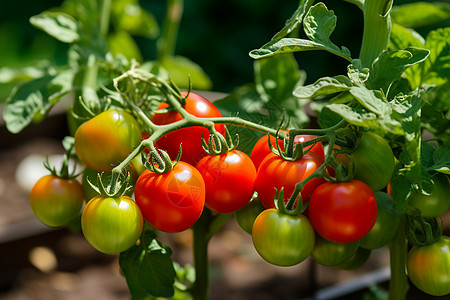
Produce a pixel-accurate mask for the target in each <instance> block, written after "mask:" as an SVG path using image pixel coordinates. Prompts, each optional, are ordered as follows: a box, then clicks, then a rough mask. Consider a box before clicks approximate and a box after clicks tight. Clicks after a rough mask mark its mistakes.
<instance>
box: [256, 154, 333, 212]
mask: <svg viewBox="0 0 450 300" xmlns="http://www.w3.org/2000/svg"><path fill="white" fill-rule="evenodd" d="M322 164H323V158H322V157H320V156H319V155H318V154H317V153H314V152H309V153H307V154H305V155H304V156H303V157H302V158H301V159H299V160H297V161H288V160H284V159H283V158H282V157H280V156H278V155H276V154H274V153H269V154H268V155H267V156H266V158H265V159H264V160H263V161H262V162H261V165H260V166H259V168H258V172H257V175H256V180H255V190H256V191H257V192H258V196H259V199H260V200H261V203H262V204H263V205H264V207H266V208H273V207H275V204H274V196H275V189H277V191H280V190H281V188H282V187H284V201H285V203H287V201H288V200H289V198H290V196H291V195H292V193H293V192H294V188H295V184H297V183H298V182H301V181H302V180H304V179H305V178H307V177H308V176H309V175H311V174H312V173H313V172H314V171H315V170H317V168H319V167H320V166H321V165H322ZM324 181H325V180H324V179H323V178H321V177H316V178H313V179H312V180H310V181H309V182H308V183H306V184H305V186H304V187H303V190H302V191H301V195H302V200H303V203H306V201H308V199H309V197H310V195H311V193H312V192H313V190H314V189H315V188H316V187H317V186H318V185H320V184H321V183H323V182H324Z"/></svg>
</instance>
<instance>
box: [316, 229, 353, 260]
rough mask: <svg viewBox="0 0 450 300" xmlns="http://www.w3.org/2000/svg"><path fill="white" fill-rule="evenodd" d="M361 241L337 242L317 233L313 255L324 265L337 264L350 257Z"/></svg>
mask: <svg viewBox="0 0 450 300" xmlns="http://www.w3.org/2000/svg"><path fill="white" fill-rule="evenodd" d="M358 245H359V242H358V241H356V242H351V243H335V242H332V241H329V240H327V239H325V238H323V237H321V236H320V235H316V243H315V245H314V249H313V251H312V252H311V257H312V258H313V259H314V261H316V262H317V263H319V264H321V265H324V266H335V265H338V264H341V263H343V262H345V261H347V260H349V259H350V257H352V256H353V255H354V254H355V253H356V250H358Z"/></svg>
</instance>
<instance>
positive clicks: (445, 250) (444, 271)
mask: <svg viewBox="0 0 450 300" xmlns="http://www.w3.org/2000/svg"><path fill="white" fill-rule="evenodd" d="M406 266H407V270H408V276H409V279H410V280H411V282H412V283H413V284H414V285H415V286H416V287H417V288H418V289H420V290H421V291H423V292H425V293H427V294H430V295H433V296H444V295H447V294H449V293H450V238H449V237H447V236H442V237H441V238H440V239H439V240H438V241H436V242H434V243H433V244H431V245H427V246H422V247H419V246H414V247H412V248H411V250H410V251H409V253H408V257H407V264H406Z"/></svg>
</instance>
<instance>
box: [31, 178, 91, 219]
mask: <svg viewBox="0 0 450 300" xmlns="http://www.w3.org/2000/svg"><path fill="white" fill-rule="evenodd" d="M83 203H84V195H83V189H82V187H81V184H80V183H79V182H78V181H77V180H75V179H62V178H59V177H56V176H55V175H46V176H44V177H42V178H41V179H39V180H38V181H37V182H36V183H35V184H34V186H33V188H32V189H31V192H30V205H31V209H32V210H33V213H34V214H35V215H36V217H37V218H38V219H39V220H40V221H41V222H42V223H44V224H45V225H47V226H51V227H59V226H63V225H66V224H67V223H69V222H70V221H71V220H72V219H74V218H75V217H76V216H77V215H78V214H79V213H80V211H81V208H82V207H83Z"/></svg>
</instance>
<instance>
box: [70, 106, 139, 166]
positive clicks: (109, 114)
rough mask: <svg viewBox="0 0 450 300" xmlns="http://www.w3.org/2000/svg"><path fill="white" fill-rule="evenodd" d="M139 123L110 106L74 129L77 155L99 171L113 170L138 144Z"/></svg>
mask: <svg viewBox="0 0 450 300" xmlns="http://www.w3.org/2000/svg"><path fill="white" fill-rule="evenodd" d="M141 139H142V134H141V130H140V128H139V124H138V122H137V121H136V120H135V119H134V118H133V116H131V115H130V114H129V113H127V112H125V111H122V110H118V109H111V110H108V111H105V112H102V113H101V114H99V115H97V116H95V117H94V118H92V119H90V120H89V121H86V122H84V123H83V124H81V126H80V127H78V129H77V131H76V132H75V150H76V152H77V155H78V158H79V159H80V160H81V161H82V162H83V163H84V164H85V165H86V166H88V167H89V168H91V169H94V170H96V171H99V172H100V171H103V172H105V171H110V170H112V168H114V167H115V166H117V165H118V164H119V163H121V162H122V161H123V160H124V159H125V158H126V157H127V156H128V155H129V154H130V153H131V152H132V151H133V150H134V148H135V147H136V146H137V145H139V143H140V142H141Z"/></svg>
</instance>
